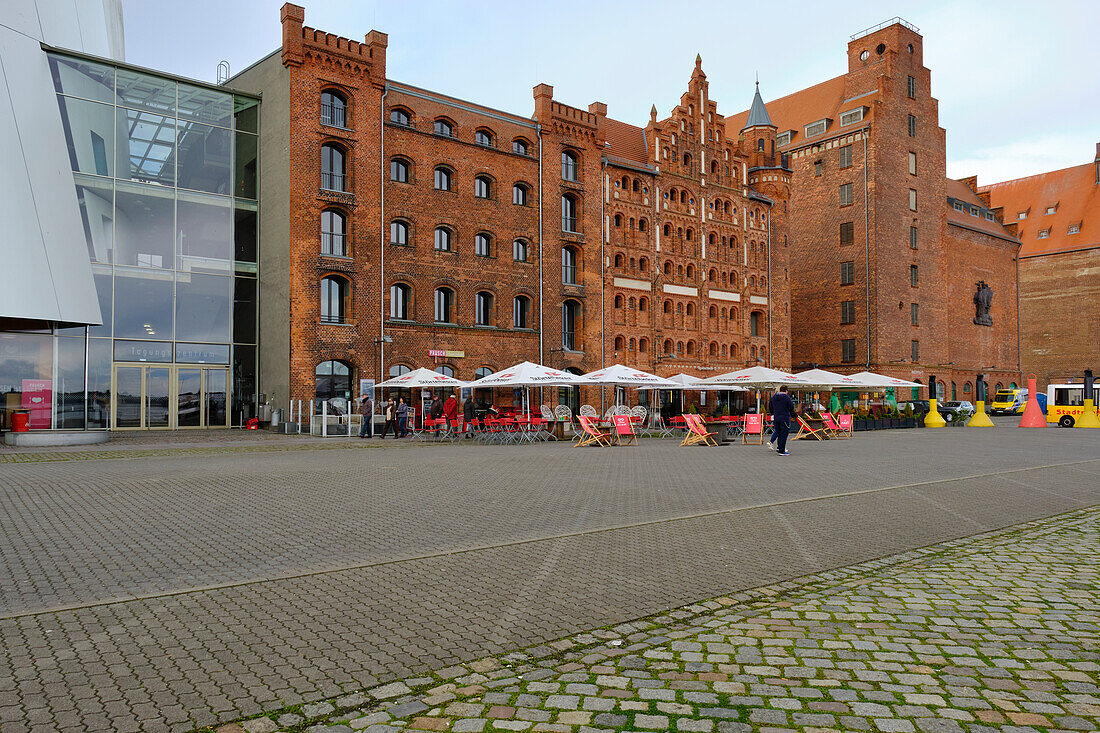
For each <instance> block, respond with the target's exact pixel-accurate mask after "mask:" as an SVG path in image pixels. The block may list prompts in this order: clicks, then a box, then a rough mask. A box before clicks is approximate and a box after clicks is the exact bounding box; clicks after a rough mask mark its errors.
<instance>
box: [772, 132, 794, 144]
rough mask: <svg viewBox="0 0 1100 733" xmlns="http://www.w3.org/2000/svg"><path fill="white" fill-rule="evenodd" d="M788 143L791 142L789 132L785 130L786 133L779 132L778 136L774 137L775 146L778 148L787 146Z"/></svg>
mask: <svg viewBox="0 0 1100 733" xmlns="http://www.w3.org/2000/svg"><path fill="white" fill-rule="evenodd" d="M790 142H791V130H787V131H786V132H781V133H779V134H778V135H776V137H775V144H776V145H779V146H780V147H782V146H784V145H789V144H790Z"/></svg>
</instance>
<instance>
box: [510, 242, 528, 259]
mask: <svg viewBox="0 0 1100 733" xmlns="http://www.w3.org/2000/svg"><path fill="white" fill-rule="evenodd" d="M520 248H522V249H523V258H522V259H520V258H519V257H516V254H518V253H519V250H520ZM530 252H531V245H530V243H529V242H528V241H527V240H526V239H523V238H521V237H517V238H516V239H513V240H512V261H513V262H527V261H528V259H527V258H528V256H529V255H530Z"/></svg>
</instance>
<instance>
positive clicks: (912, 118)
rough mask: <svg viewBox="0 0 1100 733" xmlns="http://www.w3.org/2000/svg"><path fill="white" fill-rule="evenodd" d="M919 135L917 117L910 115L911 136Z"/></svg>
mask: <svg viewBox="0 0 1100 733" xmlns="http://www.w3.org/2000/svg"><path fill="white" fill-rule="evenodd" d="M916 136H917V118H916V116H915V115H909V137H916Z"/></svg>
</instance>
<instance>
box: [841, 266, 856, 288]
mask: <svg viewBox="0 0 1100 733" xmlns="http://www.w3.org/2000/svg"><path fill="white" fill-rule="evenodd" d="M840 284H841V286H848V285H855V284H856V263H855V260H849V261H847V262H841V263H840Z"/></svg>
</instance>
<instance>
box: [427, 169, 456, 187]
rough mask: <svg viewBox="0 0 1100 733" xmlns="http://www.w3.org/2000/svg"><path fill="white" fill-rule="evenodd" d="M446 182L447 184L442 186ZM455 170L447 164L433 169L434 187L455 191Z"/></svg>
mask: <svg viewBox="0 0 1100 733" xmlns="http://www.w3.org/2000/svg"><path fill="white" fill-rule="evenodd" d="M441 183H445V184H446V186H441V185H440V184H441ZM454 183H455V180H454V171H452V170H451V169H450V168H448V167H447V166H445V165H437V166H436V167H435V168H434V169H433V170H432V188H433V189H435V190H436V191H454Z"/></svg>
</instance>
